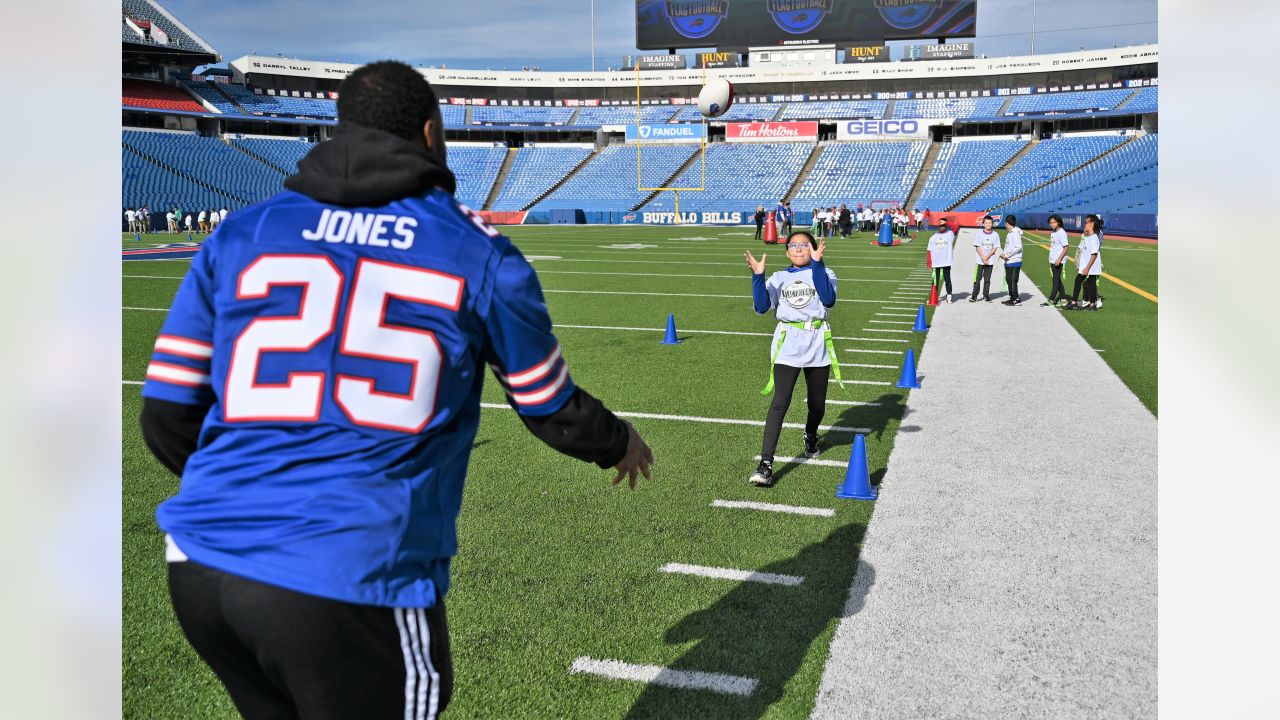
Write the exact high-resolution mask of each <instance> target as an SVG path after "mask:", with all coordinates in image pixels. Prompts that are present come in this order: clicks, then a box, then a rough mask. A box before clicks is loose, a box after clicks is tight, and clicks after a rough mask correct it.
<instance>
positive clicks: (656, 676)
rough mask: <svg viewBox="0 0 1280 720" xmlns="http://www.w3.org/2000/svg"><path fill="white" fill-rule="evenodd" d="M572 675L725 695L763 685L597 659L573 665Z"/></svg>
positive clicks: (745, 692)
mask: <svg viewBox="0 0 1280 720" xmlns="http://www.w3.org/2000/svg"><path fill="white" fill-rule="evenodd" d="M569 674H570V675H577V674H586V675H599V676H601V677H607V678H613V679H614V680H630V681H632V682H638V683H645V684H647V685H661V686H663V687H672V688H680V689H683V690H707V691H710V692H717V693H721V694H723V695H743V696H746V695H750V694H751V693H753V692H755V691H756V685H758V684H759V683H760V681H759V680H756V679H755V678H749V677H742V676H741V675H726V674H724V673H715V672H700V671H697V670H672V669H671V668H667V667H662V666H661V665H637V664H635V663H629V662H623V661H621V660H597V659H595V658H590V657H586V656H583V657H580V658H578V659H576V660H574V661H573V665H571V666H569Z"/></svg>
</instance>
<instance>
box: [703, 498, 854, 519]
mask: <svg viewBox="0 0 1280 720" xmlns="http://www.w3.org/2000/svg"><path fill="white" fill-rule="evenodd" d="M711 507H720V508H736V509H739V510H763V511H765V512H779V513H789V514H791V515H812V516H814V517H835V516H836V511H835V510H834V509H833V508H816V507H804V506H801V505H781V504H779V503H763V502H754V501H751V500H712V501H711Z"/></svg>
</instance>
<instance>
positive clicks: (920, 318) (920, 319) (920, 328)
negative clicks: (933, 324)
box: [911, 305, 929, 332]
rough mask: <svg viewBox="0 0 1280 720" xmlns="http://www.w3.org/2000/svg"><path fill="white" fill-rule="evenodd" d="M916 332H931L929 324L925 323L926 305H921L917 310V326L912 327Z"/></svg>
mask: <svg viewBox="0 0 1280 720" xmlns="http://www.w3.org/2000/svg"><path fill="white" fill-rule="evenodd" d="M911 329H912V331H914V332H929V326H928V325H925V324H924V306H923V305H921V306H920V310H918V311H917V312H916V326H915V327H913V328H911Z"/></svg>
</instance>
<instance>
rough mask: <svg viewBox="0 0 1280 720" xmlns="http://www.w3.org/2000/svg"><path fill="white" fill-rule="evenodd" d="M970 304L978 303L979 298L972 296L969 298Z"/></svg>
mask: <svg viewBox="0 0 1280 720" xmlns="http://www.w3.org/2000/svg"><path fill="white" fill-rule="evenodd" d="M969 302H978V296H977V295H970V296H969Z"/></svg>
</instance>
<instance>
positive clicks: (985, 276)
mask: <svg viewBox="0 0 1280 720" xmlns="http://www.w3.org/2000/svg"><path fill="white" fill-rule="evenodd" d="M994 227H995V219H994V218H992V217H991V216H990V215H987V216H986V217H984V218H982V229H981V230H979V231H978V236H977V237H975V238H974V239H973V246H974V247H975V248H977V252H978V266H977V267H976V268H974V273H973V292H971V293H969V302H978V284H979V283H980V282H981V283H982V299H983V300H986V301H987V302H991V270H992V268H993V267H995V264H996V253H998V252H1000V235H999V233H997V232H996V231H995V230H994V229H993V228H994Z"/></svg>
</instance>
